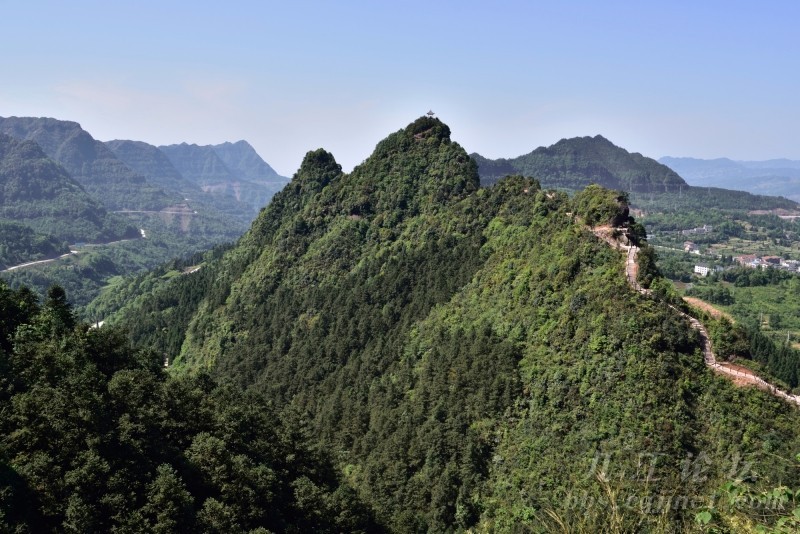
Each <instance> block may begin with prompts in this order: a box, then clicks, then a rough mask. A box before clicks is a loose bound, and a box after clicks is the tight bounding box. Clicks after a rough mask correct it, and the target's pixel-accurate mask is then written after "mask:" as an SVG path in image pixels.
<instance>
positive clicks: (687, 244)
mask: <svg viewBox="0 0 800 534" xmlns="http://www.w3.org/2000/svg"><path fill="white" fill-rule="evenodd" d="M683 251H684V252H690V253H692V254H700V247H698V246H697V243H694V242H693V241H684V243H683Z"/></svg>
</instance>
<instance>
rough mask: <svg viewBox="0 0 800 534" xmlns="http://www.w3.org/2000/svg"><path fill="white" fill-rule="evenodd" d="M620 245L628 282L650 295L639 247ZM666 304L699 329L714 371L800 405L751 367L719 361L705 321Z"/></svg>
mask: <svg viewBox="0 0 800 534" xmlns="http://www.w3.org/2000/svg"><path fill="white" fill-rule="evenodd" d="M618 247H619V248H621V249H627V251H628V252H627V257H626V260H625V276H626V278H627V279H628V283H629V284H630V286H631V287H632V288H633V289H635V290H636V291H638V292H639V293H641V294H642V295H650V294H651V291H650V290H649V289H644V288H643V287H642V286H641V285H640V284H639V282H638V281H637V279H636V278H637V276H636V275H637V272H638V269H639V266H638V264H637V263H636V255H637V254H638V253H639V247H637V246H636V245H623V244H618ZM666 306H669V307H670V308H671V309H673V310H674V311H675V312H677V313H678V314H680V315H681V316H682V317H684V318H685V319H686V320H687V321H689V325H691V327H692V328H693V329H695V330H697V332H698V333H699V334H700V340H701V342H702V344H703V361H704V362H705V364H706V366H707V367H709V368H710V369H711V370H712V371H714V372H715V373H718V374H721V375H725V377H726V378H729V379H730V380H732V381H733V382H735V383H736V384H739V385H752V386H755V387H757V388H759V389H762V390H764V391H766V392H768V393H770V394H771V395H774V396H775V397H778V398H780V399H783V400H785V401H787V402H791V403H793V404H795V405H798V406H800V396H798V395H792V394H791V393H787V392H785V391H783V390H782V389H779V388H777V387H776V386H775V385H773V384H770V383H769V382H767V381H766V380H764V379H763V378H761V377H760V376H758V375H757V374H755V373H754V372H753V371H751V370H750V369H747V368H745V367H742V366H739V365H736V364H733V363H730V362H718V361H717V358H716V355H715V354H714V349H713V347H712V345H711V337H710V336H709V335H708V330H706V327H705V326H703V323H701V322H700V321H698V320H697V319H696V318H694V317H692V316H691V315H689V314H687V313H685V312H683V311H681V310H679V309H678V308H676V307H675V306H673V305H671V304H666Z"/></svg>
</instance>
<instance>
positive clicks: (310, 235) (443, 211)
mask: <svg viewBox="0 0 800 534" xmlns="http://www.w3.org/2000/svg"><path fill="white" fill-rule="evenodd" d="M478 185H479V178H478V174H477V169H476V165H475V163H474V161H473V160H472V159H471V158H470V157H469V156H468V155H467V154H466V152H465V151H464V150H463V149H462V148H461V147H460V146H459V145H458V144H457V143H455V142H453V141H451V139H450V130H449V128H448V127H447V126H446V125H444V124H443V123H441V122H440V121H439V120H437V119H428V118H421V119H418V120H417V121H415V122H414V123H412V124H410V125H409V126H408V127H406V128H405V129H403V130H400V131H398V132H396V133H394V134H392V135H390V136H389V137H387V138H386V139H385V140H383V141H381V142H380V143H379V144H378V145H377V147H376V149H375V152H374V153H373V154H372V156H370V157H369V158H368V159H367V160H366V161H365V162H364V163H363V164H361V165H359V166H358V167H356V168H355V169H353V171H352V172H351V173H350V174H345V173H342V171H341V168H340V166H339V165H338V164H337V163H336V161H335V159H334V158H333V156H332V155H330V154H329V153H327V152H325V151H324V150H317V151H314V152H309V153H308V154H307V156H306V158H305V160H304V161H303V164H302V166H301V168H300V169H299V171H298V172H297V173H296V174H295V176H294V177H293V179H292V182H291V183H290V184H289V185H288V186H287V187H286V188H285V189H284V190H283V191H281V192H280V193H279V194H277V195H276V196H275V198H274V199H273V201H272V203H271V204H270V205H269V206H268V207H267V209H265V210H264V211H263V212H262V213H261V215H260V216H259V217H258V219H256V221H255V222H254V224H253V226H252V228H251V230H250V231H249V232H248V233H247V234H246V235H245V236H244V237H243V238H242V239H241V240H240V241H239V243H238V244H237V245H236V246H235V247H234V248H232V249H231V250H229V251H227V252H224V253H223V254H221V256H220V257H218V258H209V259H208V261H207V263H205V264H204V265H203V267H202V269H200V270H198V271H195V272H192V273H187V274H186V275H184V276H175V277H173V283H171V284H170V285H169V286H168V287H167V288H164V287H163V286H162V288H161V290H160V291H159V292H158V294H155V295H153V296H152V297H151V298H149V299H147V298H145V299H141V300H140V301H139V302H138V303H137V305H136V306H134V307H131V308H128V309H127V310H126V311H125V313H123V314H122V315H121V316H120V317H117V318H116V319H115V320H116V321H119V322H124V323H126V324H129V325H132V328H133V335H134V337H135V338H136V339H139V340H145V339H146V340H148V341H149V342H150V343H153V345H154V346H156V347H158V349H159V350H161V351H163V352H166V353H167V354H168V355H170V356H177V359H176V360H175V363H174V369H175V372H178V373H181V372H184V373H193V372H199V371H201V370H207V371H209V372H211V373H212V374H213V375H214V376H216V377H218V378H219V379H220V380H225V381H230V382H233V383H235V384H237V385H240V386H244V387H250V388H253V389H255V390H258V391H259V392H261V393H263V394H265V395H266V396H267V397H268V398H269V399H271V401H272V402H273V403H274V405H275V406H276V407H278V408H279V409H283V410H290V411H292V412H294V413H297V412H299V413H302V414H304V415H305V418H306V420H307V421H308V424H309V429H310V432H311V435H313V436H314V439H316V441H317V442H318V444H319V445H320V446H321V447H324V448H325V450H329V451H332V454H333V456H334V457H335V458H336V461H337V466H338V468H339V469H340V472H341V473H342V474H343V476H344V477H345V479H346V480H347V481H348V483H349V484H351V485H352V487H353V488H355V489H356V491H357V492H358V494H359V495H360V497H361V498H362V499H363V500H364V501H365V502H367V503H368V504H369V505H370V506H371V507H372V509H373V510H374V512H375V514H376V516H377V517H378V519H379V520H380V521H381V522H383V523H385V524H386V525H387V526H388V528H389V529H390V530H392V531H396V532H425V531H433V532H440V531H446V530H448V529H451V528H457V529H468V528H480V529H483V530H487V529H488V530H492V529H495V530H497V531H509V532H511V531H520V530H525V529H528V530H533V531H549V530H553V529H555V528H557V525H556V523H557V520H556V519H554V518H558V520H560V521H564V522H565V523H566V524H568V525H571V526H572V527H573V528H575V529H576V530H579V529H581V528H582V529H584V530H586V531H592V532H600V531H610V530H613V529H614V528H616V529H618V530H625V531H653V530H661V531H663V532H669V531H680V530H686V529H689V528H691V526H692V525H693V524H694V521H693V515H694V513H696V512H697V510H698V508H700V507H702V506H705V504H706V503H707V502H708V501H709V500H710V499H711V498H712V497H713V495H714V491H715V489H716V488H717V487H718V486H719V485H720V484H721V483H722V482H723V481H725V480H727V479H728V478H729V477H730V473H731V472H732V471H734V472H735V473H736V474H738V471H737V469H740V470H741V466H739V467H738V468H737V465H739V464H737V463H736V462H738V461H739V460H740V459H741V458H747V460H748V462H749V464H748V466H752V469H753V471H754V472H757V473H758V476H759V478H758V480H759V482H761V483H765V484H770V483H778V482H782V483H786V484H790V485H791V484H794V483H796V482H797V473H795V472H793V471H792V470H791V469H789V468H787V467H786V465H784V464H781V463H778V462H776V461H775V459H774V458H775V457H776V456H783V457H789V456H790V455H791V454H793V453H794V452H795V451H796V450H797V449H798V447H799V446H800V432H798V430H797V429H798V428H799V427H798V423H799V422H800V417H799V416H798V413H797V412H796V411H794V410H793V409H792V408H791V407H789V406H786V405H784V404H781V403H780V402H778V401H777V400H775V399H772V398H770V397H769V396H768V395H766V394H764V393H762V392H758V391H750V390H746V391H742V390H737V389H735V388H734V387H733V386H732V385H731V384H729V383H727V382H725V381H724V380H721V379H718V378H716V377H714V376H713V375H712V374H711V373H709V372H708V371H707V370H706V369H705V367H704V365H703V357H702V352H701V344H700V342H699V339H698V337H697V335H696V333H694V332H693V331H692V330H691V328H690V327H689V326H688V325H687V324H686V323H685V322H684V320H683V319H682V318H681V316H679V315H678V314H676V313H673V312H671V310H669V309H668V308H665V307H663V306H661V305H659V304H657V303H655V302H653V301H651V300H649V299H648V298H646V297H644V296H642V295H639V294H638V293H637V292H636V291H634V290H632V289H631V288H630V287H629V286H628V284H627V282H626V279H625V274H624V256H623V255H622V254H621V253H620V252H618V251H615V250H613V249H612V248H610V247H609V246H608V245H607V244H606V243H605V242H603V241H601V240H599V239H598V238H596V237H595V236H594V234H592V232H591V231H590V230H589V229H588V228H587V226H586V225H587V223H589V224H592V225H595V224H600V225H602V224H610V223H612V222H613V223H614V224H615V225H622V226H623V230H622V231H623V232H625V231H627V232H628V233H630V239H634V240H636V239H641V237H642V234H641V232H640V231H639V230H637V229H636V227H635V226H634V225H633V224H632V223H633V221H632V220H631V219H630V218H629V217H628V208H627V204H626V200H625V196H624V195H621V194H619V193H614V192H610V191H607V190H604V189H602V188H597V187H595V188H588V189H587V190H586V191H584V192H582V193H579V194H578V195H577V196H576V197H575V198H574V199H570V198H569V197H567V196H566V195H565V194H563V193H558V192H555V191H547V190H544V189H542V187H541V186H540V184H539V183H538V182H537V181H536V180H532V179H526V178H522V177H519V176H517V177H511V178H507V179H505V180H502V181H500V182H499V183H497V184H496V185H495V186H494V187H492V188H488V189H481V188H479V187H478ZM624 227H628V230H625V229H624ZM156 328H157V329H158V331H160V332H161V334H160V335H159V336H155V337H158V338H159V339H155V340H154V339H153V337H154V336H153V334H152V332H154V331H155V330H156ZM148 336H149V337H148ZM745 407H746V409H745ZM765 451H769V454H765ZM699 459H702V463H700V462H701V460H699ZM687 462H688V463H689V466H690V468H687V467H686V465H687ZM693 469H702V475H703V476H692V474H693V473H695V471H693ZM687 470H688V471H687ZM687 472H688V473H689V474H687ZM676 496H685V497H686V499H687V502H688V501H689V499H691V502H692V505H691V506H690V505H685V506H681V505H680V503H673V499H674V498H675V497H676ZM610 499H611V500H613V502H609V500H610ZM615 499H618V500H615ZM623 503H624V504H623ZM548 510H549V511H550V512H552V514H551V513H548Z"/></svg>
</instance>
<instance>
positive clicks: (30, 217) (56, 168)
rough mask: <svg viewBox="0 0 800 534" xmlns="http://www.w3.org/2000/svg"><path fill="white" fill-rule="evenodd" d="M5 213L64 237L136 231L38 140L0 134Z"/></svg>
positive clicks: (1, 210) (0, 211)
mask: <svg viewBox="0 0 800 534" xmlns="http://www.w3.org/2000/svg"><path fill="white" fill-rule="evenodd" d="M0 217H2V218H3V219H8V220H11V221H15V222H19V223H24V224H25V225H27V226H29V227H31V228H33V229H34V230H36V231H38V232H41V233H45V234H51V235H53V236H55V237H57V238H59V239H62V240H66V241H70V242H73V243H74V242H76V241H89V242H95V241H113V240H115V239H121V238H123V237H127V236H132V235H135V234H136V229H135V228H132V227H131V226H130V225H128V224H126V223H125V222H124V221H123V220H121V219H120V218H118V217H116V216H113V215H110V214H108V213H107V212H106V210H105V208H104V207H103V206H102V205H101V204H100V203H98V202H97V201H96V200H95V199H93V198H92V197H90V196H89V195H88V194H87V193H86V191H84V189H83V188H82V187H81V186H80V185H79V184H78V183H76V182H75V180H73V179H72V177H71V176H70V175H69V173H67V171H66V170H65V169H64V167H62V166H61V165H59V164H58V163H56V162H54V161H53V160H51V159H50V158H48V157H47V156H46V155H45V154H44V152H43V151H42V149H41V148H39V146H38V145H37V144H36V143H34V142H33V141H17V140H16V139H14V138H12V137H9V136H7V135H3V134H0Z"/></svg>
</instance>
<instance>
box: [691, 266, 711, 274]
mask: <svg viewBox="0 0 800 534" xmlns="http://www.w3.org/2000/svg"><path fill="white" fill-rule="evenodd" d="M710 270H711V268H710V267H709V266H708V265H705V264H703V263H700V264H698V265H695V266H694V272H695V274H699V275H700V276H708V273H709V271H710Z"/></svg>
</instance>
